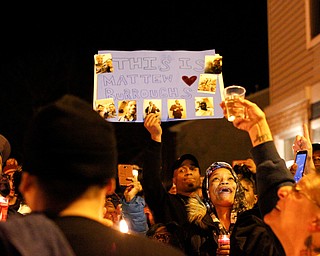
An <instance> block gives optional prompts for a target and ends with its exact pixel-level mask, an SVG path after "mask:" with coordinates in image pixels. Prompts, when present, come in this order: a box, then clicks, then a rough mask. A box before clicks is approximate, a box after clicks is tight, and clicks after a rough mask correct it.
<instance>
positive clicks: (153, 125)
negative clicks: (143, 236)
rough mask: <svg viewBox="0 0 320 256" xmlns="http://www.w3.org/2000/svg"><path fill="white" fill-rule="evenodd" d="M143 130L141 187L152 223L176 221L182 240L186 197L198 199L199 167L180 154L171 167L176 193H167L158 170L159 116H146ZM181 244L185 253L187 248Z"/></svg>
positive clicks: (187, 225)
mask: <svg viewBox="0 0 320 256" xmlns="http://www.w3.org/2000/svg"><path fill="white" fill-rule="evenodd" d="M144 126H145V128H146V129H147V130H148V131H149V133H150V135H151V140H150V141H149V142H148V145H147V147H146V151H145V157H144V163H143V181H142V187H143V190H144V194H145V199H146V203H147V204H148V206H149V207H150V209H151V211H152V212H153V215H154V219H155V222H156V223H160V222H161V223H165V224H166V223H169V222H176V223H177V224H178V225H179V227H180V229H181V233H182V235H183V238H182V239H185V238H186V237H185V236H186V235H187V234H188V233H189V231H191V230H189V228H190V223H189V221H188V215H187V211H186V204H188V201H189V198H191V197H192V198H196V199H197V200H198V201H199V203H200V202H201V199H200V197H199V194H198V188H199V187H200V186H201V185H200V183H201V182H200V168H199V162H198V160H197V158H196V157H195V156H193V155H191V154H184V155H182V156H181V157H180V158H178V159H177V160H176V161H175V162H174V163H173V165H172V168H171V171H172V181H173V184H175V185H176V189H177V193H176V194H170V193H168V192H167V190H166V189H165V187H164V186H163V184H162V180H161V175H160V170H161V147H162V144H161V135H162V128H161V122H160V120H159V117H157V115H156V114H152V113H151V114H149V115H147V116H146V118H145V121H144ZM187 244H188V245H189V243H186V244H185V247H184V249H185V252H186V253H187V254H188V250H189V249H188V248H187V246H186V245H187Z"/></svg>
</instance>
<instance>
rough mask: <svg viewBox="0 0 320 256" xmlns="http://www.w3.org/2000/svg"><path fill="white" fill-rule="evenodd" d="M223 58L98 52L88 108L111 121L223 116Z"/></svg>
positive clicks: (208, 52)
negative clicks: (91, 107) (149, 117)
mask: <svg viewBox="0 0 320 256" xmlns="http://www.w3.org/2000/svg"><path fill="white" fill-rule="evenodd" d="M223 88H224V85H223V78H222V57H221V56H220V55H219V54H216V53H215V51H214V50H206V51H107V50H106V51H99V52H98V54H96V55H94V94H93V95H94V99H93V108H94V109H95V110H96V111H98V112H99V113H100V114H101V116H103V117H104V118H105V119H107V120H109V121H111V122H143V120H144V118H145V116H146V115H147V114H148V113H150V112H152V113H157V114H158V115H159V117H160V118H161V121H162V122H167V121H177V120H194V119H210V118H211V119H212V118H223V112H222V109H221V108H220V106H219V104H220V102H221V100H222V92H223Z"/></svg>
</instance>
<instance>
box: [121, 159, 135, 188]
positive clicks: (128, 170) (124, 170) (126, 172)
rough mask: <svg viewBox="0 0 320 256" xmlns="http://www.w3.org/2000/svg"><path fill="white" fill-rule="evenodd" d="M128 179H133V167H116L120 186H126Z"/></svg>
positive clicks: (124, 165)
mask: <svg viewBox="0 0 320 256" xmlns="http://www.w3.org/2000/svg"><path fill="white" fill-rule="evenodd" d="M128 177H133V166H132V165H130V164H119V165H118V178H119V184H120V186H127V185H128V184H129V183H130V182H131V181H130V180H127V178H128Z"/></svg>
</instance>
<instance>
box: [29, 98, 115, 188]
mask: <svg viewBox="0 0 320 256" xmlns="http://www.w3.org/2000/svg"><path fill="white" fill-rule="evenodd" d="M24 142H25V143H24V161H23V171H25V172H28V173H30V174H33V175H36V176H38V177H41V178H48V179H57V180H66V181H70V182H71V181H72V180H77V181H83V182H87V183H88V184H104V183H105V182H106V181H107V180H108V179H109V178H114V177H116V162H117V151H116V138H115V134H114V129H113V126H112V124H111V123H109V122H108V121H105V120H104V119H103V118H101V117H100V116H99V114H98V113H97V112H95V111H94V110H93V108H92V106H91V105H90V104H89V103H87V102H85V101H83V100H81V99H80V98H78V97H76V96H73V95H65V96H63V97H62V98H60V99H59V100H57V101H56V102H54V103H51V104H49V105H47V106H45V107H43V108H41V109H40V110H39V112H38V113H37V114H36V115H35V117H34V118H33V120H32V122H31V124H30V127H29V129H28V131H27V132H26V136H25V141H24Z"/></svg>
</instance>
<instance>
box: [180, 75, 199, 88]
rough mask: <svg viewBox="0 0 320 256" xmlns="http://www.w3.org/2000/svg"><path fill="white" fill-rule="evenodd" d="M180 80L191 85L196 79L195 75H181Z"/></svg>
mask: <svg viewBox="0 0 320 256" xmlns="http://www.w3.org/2000/svg"><path fill="white" fill-rule="evenodd" d="M182 80H183V81H184V82H185V83H186V84H187V85H189V86H191V85H192V84H193V83H194V82H195V81H196V80H197V76H190V77H188V76H182Z"/></svg>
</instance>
